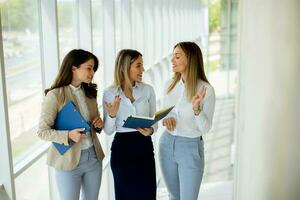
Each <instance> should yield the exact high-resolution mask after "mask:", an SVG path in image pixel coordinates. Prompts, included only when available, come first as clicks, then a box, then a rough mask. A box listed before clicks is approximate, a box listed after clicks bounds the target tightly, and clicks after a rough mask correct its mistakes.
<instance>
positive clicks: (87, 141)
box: [70, 84, 93, 150]
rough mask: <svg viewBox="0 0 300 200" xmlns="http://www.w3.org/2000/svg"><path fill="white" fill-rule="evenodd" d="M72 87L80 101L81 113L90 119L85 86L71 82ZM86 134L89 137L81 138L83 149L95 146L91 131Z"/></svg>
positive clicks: (87, 119) (73, 92)
mask: <svg viewBox="0 0 300 200" xmlns="http://www.w3.org/2000/svg"><path fill="white" fill-rule="evenodd" d="M70 88H71V91H72V94H73V95H74V96H75V98H76V100H77V102H78V106H79V110H80V114H81V115H82V117H83V118H84V119H85V120H86V121H89V119H90V115H89V114H90V113H89V110H88V107H87V105H86V102H85V94H84V91H83V88H82V87H81V86H78V87H75V86H73V85H71V84H70ZM86 135H87V136H88V137H87V138H85V139H83V140H81V149H82V150H83V149H88V148H90V147H91V146H93V142H92V139H91V137H90V132H86Z"/></svg>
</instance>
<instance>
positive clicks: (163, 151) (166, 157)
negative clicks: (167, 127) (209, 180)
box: [159, 132, 204, 200]
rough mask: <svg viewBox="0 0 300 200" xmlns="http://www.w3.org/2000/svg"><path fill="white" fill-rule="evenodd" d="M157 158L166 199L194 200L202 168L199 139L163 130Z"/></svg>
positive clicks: (200, 142)
mask: <svg viewBox="0 0 300 200" xmlns="http://www.w3.org/2000/svg"><path fill="white" fill-rule="evenodd" d="M159 160H160V167H161V170H162V175H163V178H164V180H165V183H166V187H167V189H168V192H169V197H170V200H197V199H198V194H199V190H200V184H201V181H202V176H203V169H204V148H203V140H202V138H199V137H197V138H187V137H181V136H173V135H171V134H170V133H168V132H164V133H163V135H162V136H161V138H160V141H159Z"/></svg>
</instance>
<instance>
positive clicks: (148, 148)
mask: <svg viewBox="0 0 300 200" xmlns="http://www.w3.org/2000/svg"><path fill="white" fill-rule="evenodd" d="M110 163H111V169H112V173H113V177H114V186H115V199H116V200H155V199H156V175H155V161H154V153H153V144H152V140H151V137H149V136H148V137H146V136H144V135H142V134H141V133H139V132H127V133H116V135H115V137H114V140H113V143H112V146H111V161H110Z"/></svg>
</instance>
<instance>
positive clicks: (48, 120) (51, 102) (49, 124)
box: [37, 86, 104, 170]
mask: <svg viewBox="0 0 300 200" xmlns="http://www.w3.org/2000/svg"><path fill="white" fill-rule="evenodd" d="M69 100H71V101H73V103H74V104H75V106H76V107H77V109H78V110H79V106H78V103H77V101H76V98H75V97H74V96H73V94H72V91H71V88H70V86H65V87H61V88H57V89H53V90H51V91H49V92H48V93H47V95H46V96H45V98H44V101H43V103H42V111H41V117H40V122H39V127H38V131H37V134H38V136H39V137H40V138H41V139H43V140H46V141H51V142H57V143H61V144H65V145H67V144H68V131H59V130H55V129H53V126H54V121H55V118H56V114H57V113H58V112H59V111H60V109H61V108H62V107H63V106H64V105H65V104H66V103H67V102H68V101H69ZM86 103H87V107H88V110H89V112H90V119H89V121H91V120H92V119H94V118H95V117H97V116H99V111H98V106H97V101H96V99H90V98H88V97H86ZM79 112H80V110H79ZM91 137H92V142H93V144H94V148H95V151H96V154H97V158H98V159H99V160H102V159H103V158H104V153H103V150H102V147H101V144H100V142H99V140H98V137H97V134H96V131H95V129H94V128H93V127H92V129H91ZM80 155H81V143H75V144H74V145H73V146H72V148H70V149H69V150H68V151H67V152H66V153H64V154H63V155H60V154H59V152H58V151H57V150H56V148H55V147H54V146H53V145H51V146H50V148H49V150H48V156H47V163H48V165H50V166H52V167H54V168H56V169H62V170H72V169H74V168H75V167H76V166H77V165H78V163H79V159H80Z"/></svg>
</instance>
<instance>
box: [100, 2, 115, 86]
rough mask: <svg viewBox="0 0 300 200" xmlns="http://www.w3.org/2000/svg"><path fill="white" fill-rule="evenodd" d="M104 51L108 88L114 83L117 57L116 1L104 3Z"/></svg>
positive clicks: (105, 75) (105, 80)
mask: <svg viewBox="0 0 300 200" xmlns="http://www.w3.org/2000/svg"><path fill="white" fill-rule="evenodd" d="M103 7H104V13H103V44H104V46H103V49H105V50H104V52H103V53H104V60H103V65H104V81H103V82H104V86H105V87H107V86H109V85H111V84H112V83H113V76H114V68H115V67H114V65H115V64H114V63H115V57H116V47H115V20H114V16H115V12H114V1H112V0H104V1H103Z"/></svg>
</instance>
